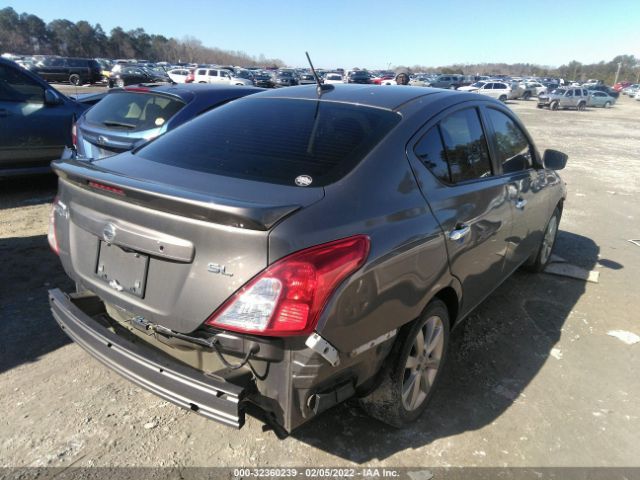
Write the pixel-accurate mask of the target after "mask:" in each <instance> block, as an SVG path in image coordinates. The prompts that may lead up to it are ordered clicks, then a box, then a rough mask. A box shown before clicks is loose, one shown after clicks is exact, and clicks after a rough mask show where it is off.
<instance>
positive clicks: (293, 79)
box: [273, 70, 298, 88]
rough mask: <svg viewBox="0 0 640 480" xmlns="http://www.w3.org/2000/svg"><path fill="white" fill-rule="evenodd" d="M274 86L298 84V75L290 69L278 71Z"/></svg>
mask: <svg viewBox="0 0 640 480" xmlns="http://www.w3.org/2000/svg"><path fill="white" fill-rule="evenodd" d="M273 83H274V87H276V88H279V87H293V86H295V85H298V77H297V76H296V74H295V73H293V72H292V71H290V70H283V71H279V72H277V73H276V75H275V78H274V82H273Z"/></svg>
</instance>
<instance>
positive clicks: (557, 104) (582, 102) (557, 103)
mask: <svg viewBox="0 0 640 480" xmlns="http://www.w3.org/2000/svg"><path fill="white" fill-rule="evenodd" d="M588 100H589V91H588V90H587V89H586V88H582V87H576V88H574V87H562V88H556V89H555V90H554V91H553V92H550V93H541V94H540V95H538V105H537V107H538V108H544V107H549V109H550V110H559V109H564V108H575V109H576V110H581V111H582V110H584V109H585V108H586V107H587V102H588Z"/></svg>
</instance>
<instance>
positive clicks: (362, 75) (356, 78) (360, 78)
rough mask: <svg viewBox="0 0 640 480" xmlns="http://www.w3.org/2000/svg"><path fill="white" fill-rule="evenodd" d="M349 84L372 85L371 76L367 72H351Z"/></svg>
mask: <svg viewBox="0 0 640 480" xmlns="http://www.w3.org/2000/svg"><path fill="white" fill-rule="evenodd" d="M348 83H363V84H366V83H371V75H369V72H366V71H364V70H357V71H355V72H351V74H350V75H349V79H348Z"/></svg>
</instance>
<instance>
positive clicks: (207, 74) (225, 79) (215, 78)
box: [193, 68, 253, 86]
mask: <svg viewBox="0 0 640 480" xmlns="http://www.w3.org/2000/svg"><path fill="white" fill-rule="evenodd" d="M193 83H215V84H221V85H249V86H250V85H253V82H252V81H251V80H249V79H247V78H240V77H235V76H234V75H233V72H232V71H231V70H228V69H226V68H198V69H196V71H195V72H194V78H193Z"/></svg>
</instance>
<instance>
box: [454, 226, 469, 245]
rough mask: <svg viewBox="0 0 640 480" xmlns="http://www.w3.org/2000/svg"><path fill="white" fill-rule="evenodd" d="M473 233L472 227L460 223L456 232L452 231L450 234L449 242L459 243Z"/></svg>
mask: <svg viewBox="0 0 640 480" xmlns="http://www.w3.org/2000/svg"><path fill="white" fill-rule="evenodd" d="M470 231H471V227H470V226H469V225H465V224H464V223H459V224H457V225H456V229H455V230H451V231H450V232H449V240H453V241H454V242H455V241H458V240H461V239H463V238H464V237H465V236H466V235H467V234H468V233H469V232H470Z"/></svg>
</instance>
